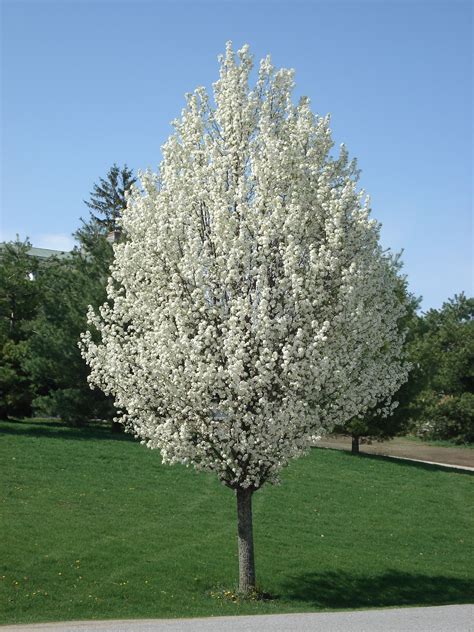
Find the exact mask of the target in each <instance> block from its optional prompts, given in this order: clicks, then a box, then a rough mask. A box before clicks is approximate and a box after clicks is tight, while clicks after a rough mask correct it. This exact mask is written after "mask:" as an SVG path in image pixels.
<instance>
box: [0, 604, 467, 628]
mask: <svg viewBox="0 0 474 632" xmlns="http://www.w3.org/2000/svg"><path fill="white" fill-rule="evenodd" d="M0 632H474V606H470V605H466V606H438V607H434V608H392V609H390V610H365V611H361V610H359V611H356V612H319V613H314V614H313V613H309V614H275V615H268V616H255V617H247V616H245V617H213V618H208V619H161V620H159V619H155V620H154V621H151V620H145V619H144V620H141V621H76V622H70V623H42V624H35V625H11V626H0Z"/></svg>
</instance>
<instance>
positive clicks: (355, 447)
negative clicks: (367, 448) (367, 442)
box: [352, 435, 359, 454]
mask: <svg viewBox="0 0 474 632" xmlns="http://www.w3.org/2000/svg"><path fill="white" fill-rule="evenodd" d="M352 454H359V435H352Z"/></svg>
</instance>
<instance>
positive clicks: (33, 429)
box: [0, 419, 134, 441]
mask: <svg viewBox="0 0 474 632" xmlns="http://www.w3.org/2000/svg"><path fill="white" fill-rule="evenodd" d="M7 424H8V425H7ZM7 424H3V425H2V426H1V427H0V434H3V435H6V434H8V435H16V436H22V437H25V436H28V437H47V438H51V439H66V440H69V439H72V440H80V441H96V440H97V439H107V440H109V441H110V440H112V441H134V439H133V437H132V436H131V435H129V434H125V433H113V432H112V431H111V428H110V425H109V424H98V423H91V424H87V425H84V426H82V427H72V426H68V425H66V424H65V423H64V422H63V421H60V420H56V419H48V420H43V419H41V420H38V421H36V420H35V419H8V421H7Z"/></svg>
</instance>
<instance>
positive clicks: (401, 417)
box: [334, 255, 424, 454]
mask: <svg viewBox="0 0 474 632" xmlns="http://www.w3.org/2000/svg"><path fill="white" fill-rule="evenodd" d="M393 266H394V269H395V270H400V269H401V264H400V255H397V256H395V257H394V259H393ZM394 291H395V293H396V296H397V298H398V300H399V301H400V303H401V304H402V305H405V308H406V310H405V313H404V314H403V315H402V316H401V318H400V319H399V321H398V329H399V332H400V334H401V335H405V342H404V354H405V357H406V359H407V360H408V361H410V362H411V359H412V349H413V345H414V344H415V340H416V335H417V331H418V326H419V325H418V321H419V318H420V317H419V316H418V314H417V310H418V308H419V305H420V301H421V299H420V298H417V297H416V296H414V295H413V294H411V293H410V292H409V291H408V286H407V279H406V277H405V276H398V277H397V279H396V283H395V284H394ZM423 383H424V380H423V378H422V377H421V375H420V367H419V366H418V364H417V363H411V367H410V373H409V375H408V380H407V381H406V382H405V383H404V384H402V385H401V387H400V388H399V390H398V391H397V392H396V393H395V394H394V395H393V398H392V399H393V401H394V402H396V408H394V409H393V410H392V412H391V414H390V415H389V416H388V417H383V416H382V415H380V413H379V410H380V408H381V406H380V403H379V404H378V405H377V406H376V407H375V408H373V409H372V410H369V411H367V413H366V414H365V415H364V416H363V417H355V418H353V419H351V420H350V421H349V422H347V423H346V424H345V425H338V426H336V427H335V428H334V432H335V433H336V434H342V435H348V436H350V437H351V439H352V454H359V451H360V441H361V440H362V441H383V440H386V439H391V438H393V437H394V436H396V435H398V434H400V433H402V432H403V431H404V430H407V429H408V427H409V424H410V417H411V414H412V412H413V402H414V400H415V398H416V396H417V394H418V393H419V392H420V390H421V388H422V386H423ZM382 408H383V406H382Z"/></svg>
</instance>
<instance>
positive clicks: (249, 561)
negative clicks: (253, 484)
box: [237, 487, 255, 594]
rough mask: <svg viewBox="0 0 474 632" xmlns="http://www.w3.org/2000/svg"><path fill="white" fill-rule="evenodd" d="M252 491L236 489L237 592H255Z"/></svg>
mask: <svg viewBox="0 0 474 632" xmlns="http://www.w3.org/2000/svg"><path fill="white" fill-rule="evenodd" d="M252 494H253V490H252V489H243V488H241V487H238V488H237V526H238V534H239V536H238V539H239V592H241V593H244V594H246V593H249V592H251V591H252V590H255V559H254V555H253V527H252Z"/></svg>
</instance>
